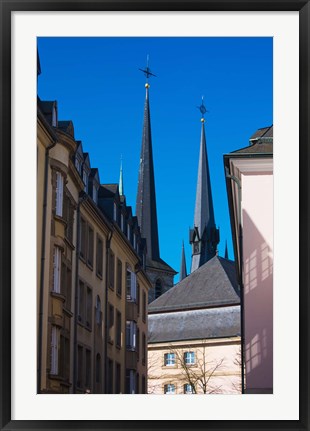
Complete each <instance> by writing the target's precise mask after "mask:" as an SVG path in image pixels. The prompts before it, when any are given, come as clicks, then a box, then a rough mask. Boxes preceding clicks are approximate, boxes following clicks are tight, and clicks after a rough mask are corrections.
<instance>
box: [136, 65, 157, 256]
mask: <svg viewBox="0 0 310 431" xmlns="http://www.w3.org/2000/svg"><path fill="white" fill-rule="evenodd" d="M140 70H141V71H142V72H143V73H144V74H145V76H146V83H145V89H146V93H145V102H144V118H143V129H142V145H141V154H140V166H139V179H138V192H137V201H136V215H137V217H138V221H139V225H140V228H141V234H142V236H143V237H144V238H146V243H147V255H148V257H150V258H151V259H152V260H158V259H159V258H160V256H159V241H158V226H157V210H156V193H155V179H154V164H153V149H152V134H151V116H150V103H149V88H150V85H149V83H148V79H149V77H150V76H156V75H154V74H153V73H151V71H150V68H149V65H148V59H147V66H146V68H145V69H140Z"/></svg>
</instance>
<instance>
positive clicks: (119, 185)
mask: <svg viewBox="0 0 310 431" xmlns="http://www.w3.org/2000/svg"><path fill="white" fill-rule="evenodd" d="M118 190H119V194H120V196H124V182H123V160H122V157H121V167H120V171H119V183H118Z"/></svg>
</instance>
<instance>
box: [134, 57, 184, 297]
mask: <svg viewBox="0 0 310 431" xmlns="http://www.w3.org/2000/svg"><path fill="white" fill-rule="evenodd" d="M140 70H141V71H142V72H143V73H144V74H145V76H146V84H145V102H144V117H143V129H142V145H141V153H140V164H139V179H138V191H137V201H136V215H137V217H138V223H139V226H140V229H141V235H142V237H144V238H145V239H146V249H147V254H146V273H147V275H148V277H149V279H150V280H151V283H152V289H150V290H149V302H152V301H153V300H154V299H156V298H158V297H159V296H160V295H161V294H162V293H165V292H166V291H167V290H168V289H170V288H171V287H172V286H173V277H174V275H175V274H176V271H175V270H174V269H173V268H171V266H169V265H168V264H167V263H166V262H164V261H163V260H162V259H161V258H160V252H159V239H158V225H157V209H156V193H155V178H154V163H153V148H152V133H151V115H150V101H149V89H150V85H149V83H148V79H149V77H150V76H156V75H154V74H153V73H152V72H151V71H150V68H149V64H148V59H147V66H146V68H145V69H140Z"/></svg>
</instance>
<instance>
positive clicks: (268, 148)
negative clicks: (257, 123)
mask: <svg viewBox="0 0 310 431" xmlns="http://www.w3.org/2000/svg"><path fill="white" fill-rule="evenodd" d="M241 154H245V155H249V156H250V155H251V154H253V155H255V154H273V126H269V127H263V128H262V129H258V130H256V132H255V133H253V135H252V136H251V137H250V145H248V146H247V147H244V148H240V149H239V150H236V151H232V152H231V153H229V154H228V156H229V155H241Z"/></svg>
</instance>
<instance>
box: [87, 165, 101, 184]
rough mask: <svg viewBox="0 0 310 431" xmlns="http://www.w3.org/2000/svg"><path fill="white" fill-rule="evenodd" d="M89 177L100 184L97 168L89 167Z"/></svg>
mask: <svg viewBox="0 0 310 431" xmlns="http://www.w3.org/2000/svg"><path fill="white" fill-rule="evenodd" d="M89 178H90V179H91V180H92V181H96V182H97V183H98V184H100V179H99V171H98V168H91V170H90V175H89Z"/></svg>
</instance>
